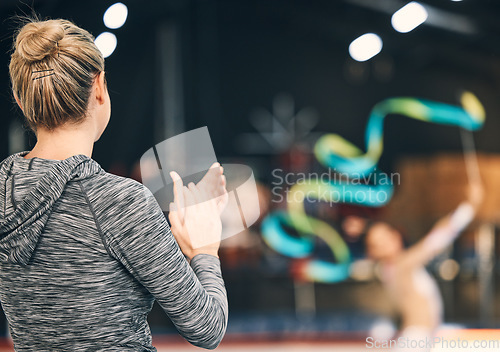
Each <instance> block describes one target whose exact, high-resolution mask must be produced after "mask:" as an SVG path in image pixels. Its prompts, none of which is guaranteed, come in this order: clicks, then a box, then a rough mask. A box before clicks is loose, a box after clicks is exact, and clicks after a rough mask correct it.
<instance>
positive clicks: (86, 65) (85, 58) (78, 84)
mask: <svg viewBox="0 0 500 352" xmlns="http://www.w3.org/2000/svg"><path fill="white" fill-rule="evenodd" d="M102 71H104V57H103V56H102V53H101V52H100V51H99V49H98V48H97V46H96V45H95V43H94V37H93V36H92V35H91V34H90V33H89V32H88V31H86V30H85V29H83V28H80V27H78V26H77V25H75V24H74V23H72V22H70V21H67V20H63V19H54V20H46V21H40V20H38V19H36V18H33V19H30V18H27V19H25V20H23V25H22V27H21V28H20V29H19V30H18V31H17V32H16V34H15V39H14V46H13V52H12V55H11V58H10V64H9V73H10V79H11V82H12V92H13V95H14V96H15V97H16V98H17V100H18V101H19V105H20V106H21V109H22V111H23V114H24V116H25V117H26V120H27V121H28V124H29V125H30V127H31V128H32V129H33V130H35V131H36V129H37V128H38V127H44V128H46V129H49V130H53V129H55V128H57V127H59V126H61V125H63V124H66V123H79V122H81V121H83V120H84V119H85V117H86V115H87V110H88V107H89V106H88V105H89V99H90V94H91V91H92V86H93V84H94V80H95V78H96V77H97V76H98V75H99V74H100V73H101V72H102Z"/></svg>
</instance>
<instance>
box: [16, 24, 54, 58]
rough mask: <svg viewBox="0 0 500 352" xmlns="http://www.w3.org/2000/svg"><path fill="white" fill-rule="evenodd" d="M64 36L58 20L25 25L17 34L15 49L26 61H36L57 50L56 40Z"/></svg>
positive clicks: (52, 54)
mask: <svg viewBox="0 0 500 352" xmlns="http://www.w3.org/2000/svg"><path fill="white" fill-rule="evenodd" d="M63 38H64V27H63V26H62V25H61V23H60V22H58V21H55V20H49V21H44V22H32V23H28V24H27V25H25V26H24V27H23V28H22V29H21V31H20V32H19V34H18V35H17V39H16V43H15V50H16V52H17V53H18V54H19V56H20V57H21V58H23V59H24V60H26V61H27V62H36V61H41V60H43V59H45V58H46V57H47V56H54V55H56V54H57V52H58V51H59V44H58V42H59V41H60V40H61V39H63Z"/></svg>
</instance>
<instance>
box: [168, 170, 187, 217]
mask: <svg viewBox="0 0 500 352" xmlns="http://www.w3.org/2000/svg"><path fill="white" fill-rule="evenodd" d="M170 177H172V180H173V181H174V203H175V206H176V208H177V211H178V212H179V217H180V219H181V221H182V222H184V207H185V199H184V192H183V191H182V189H183V183H182V178H181V177H180V176H179V174H178V173H177V172H175V171H172V172H171V173H170Z"/></svg>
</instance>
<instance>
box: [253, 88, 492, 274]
mask: <svg viewBox="0 0 500 352" xmlns="http://www.w3.org/2000/svg"><path fill="white" fill-rule="evenodd" d="M461 103H462V107H459V106H454V105H449V104H444V103H439V102H434V101H429V100H423V99H417V98H408V97H399V98H390V99H386V100H383V101H381V102H380V103H378V104H376V105H375V107H374V108H373V109H372V111H371V114H370V117H369V119H368V124H367V127H366V131H365V142H366V152H365V153H363V152H362V151H361V150H360V149H359V148H357V147H356V146H355V145H353V144H352V143H350V142H349V141H347V140H345V139H344V138H342V137H341V136H339V135H337V134H327V135H325V136H323V137H321V138H320V139H319V140H318V141H317V142H316V145H315V147H314V153H315V155H316V158H317V159H318V161H319V162H320V163H321V164H322V165H324V166H325V167H327V168H329V169H333V170H335V171H337V172H340V173H342V174H344V175H347V176H350V177H354V178H360V177H363V178H364V179H365V180H366V179H367V177H368V180H373V181H374V182H372V183H371V184H370V183H368V184H367V183H356V184H353V183H352V182H349V181H348V180H347V181H340V182H331V181H330V182H325V181H322V180H320V179H310V180H308V181H307V182H301V183H297V184H295V185H293V186H292V187H291V189H290V191H289V193H288V195H287V206H288V209H287V211H286V212H284V211H280V212H274V213H271V214H270V215H268V216H267V217H266V218H265V219H264V221H263V222H262V236H263V239H264V241H265V242H266V243H267V244H268V245H269V246H270V247H271V248H273V249H274V250H276V251H277V252H279V253H281V254H283V255H285V256H288V257H291V258H307V259H306V260H303V261H301V262H300V264H298V265H296V268H295V270H294V272H295V273H298V275H299V277H300V278H301V279H304V280H308V281H316V282H324V283H334V282H339V281H343V280H345V279H346V278H348V277H349V268H350V264H351V259H352V258H351V254H350V251H349V247H348V246H347V244H346V243H345V241H344V240H343V239H342V236H341V235H340V234H339V233H338V232H337V231H336V230H335V229H334V228H333V227H332V226H330V225H329V224H328V223H326V222H325V221H322V220H320V219H317V218H315V217H313V216H310V215H308V214H307V213H306V211H305V207H304V203H305V201H306V200H308V201H310V202H311V201H324V202H330V203H349V204H356V205H362V206H368V207H380V206H382V205H385V204H387V202H388V201H389V200H390V199H391V197H392V194H393V185H392V182H390V183H388V182H386V183H382V182H380V178H381V177H382V179H385V180H386V181H387V177H385V178H384V177H383V176H387V175H385V174H383V173H381V172H380V171H379V170H377V168H376V167H377V163H378V161H379V159H380V157H381V155H382V152H383V126H384V119H385V117H386V116H388V115H391V114H397V115H403V116H407V117H410V118H413V119H416V120H421V121H425V122H432V123H437V124H447V125H453V126H459V127H462V128H464V129H466V130H468V131H475V130H477V129H479V128H481V126H482V125H483V123H484V120H485V112H484V108H483V106H482V105H481V103H480V102H479V100H478V99H477V98H476V97H475V96H474V95H473V94H472V93H469V92H465V93H463V94H462V97H461ZM284 226H288V227H292V228H293V229H294V230H295V232H297V234H298V235H299V236H292V235H290V234H288V233H287V232H286V231H285V229H284ZM314 236H317V237H319V238H321V239H322V240H323V241H324V242H325V243H326V244H327V245H328V246H329V248H330V250H331V251H332V254H333V256H334V258H335V260H336V262H330V261H325V260H320V259H314V258H310V256H311V254H312V253H313V251H314V240H315V239H314Z"/></svg>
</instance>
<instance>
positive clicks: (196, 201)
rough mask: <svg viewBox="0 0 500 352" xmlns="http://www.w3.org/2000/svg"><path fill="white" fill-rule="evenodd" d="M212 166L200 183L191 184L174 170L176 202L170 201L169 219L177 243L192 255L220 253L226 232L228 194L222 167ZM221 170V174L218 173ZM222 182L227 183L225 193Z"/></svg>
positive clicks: (187, 253) (187, 254) (184, 251)
mask: <svg viewBox="0 0 500 352" xmlns="http://www.w3.org/2000/svg"><path fill="white" fill-rule="evenodd" d="M210 170H211V171H210ZM210 170H209V172H207V175H206V176H205V177H204V179H203V180H202V181H200V182H199V183H198V184H197V185H195V184H194V183H190V184H189V185H188V187H186V186H184V185H183V183H182V179H181V178H180V176H179V175H178V174H177V173H176V172H172V173H171V174H170V175H171V177H172V179H173V180H174V202H173V203H171V204H170V214H169V220H170V223H171V225H172V233H173V235H174V237H175V239H176V240H177V243H178V244H179V246H180V248H181V250H182V252H183V253H184V255H186V256H187V257H188V258H189V259H191V258H193V257H194V256H195V255H197V254H201V253H204V254H210V255H213V256H216V257H218V250H219V245H220V240H221V234H222V223H221V219H220V214H221V212H222V211H223V210H224V207H225V206H226V204H227V199H228V195H227V191H226V190H225V178H224V175H222V171H223V169H222V167H220V166H219V165H218V164H214V165H212V167H211V169H210ZM214 170H215V171H216V173H215V174H214ZM219 170H220V172H219ZM210 172H212V174H211V175H209V173H210ZM217 173H218V175H219V176H218V178H217V177H215V176H214V175H217ZM207 177H209V178H208V179H207ZM220 184H223V185H224V187H223V190H222V194H221V189H220Z"/></svg>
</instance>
